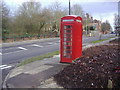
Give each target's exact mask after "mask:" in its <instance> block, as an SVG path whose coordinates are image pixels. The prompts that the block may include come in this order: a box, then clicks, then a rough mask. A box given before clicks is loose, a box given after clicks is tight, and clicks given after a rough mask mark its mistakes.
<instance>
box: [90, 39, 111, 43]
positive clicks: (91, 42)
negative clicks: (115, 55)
mask: <svg viewBox="0 0 120 90" xmlns="http://www.w3.org/2000/svg"><path fill="white" fill-rule="evenodd" d="M106 40H109V39H101V40H97V41H92V42H91V43H99V42H102V41H106Z"/></svg>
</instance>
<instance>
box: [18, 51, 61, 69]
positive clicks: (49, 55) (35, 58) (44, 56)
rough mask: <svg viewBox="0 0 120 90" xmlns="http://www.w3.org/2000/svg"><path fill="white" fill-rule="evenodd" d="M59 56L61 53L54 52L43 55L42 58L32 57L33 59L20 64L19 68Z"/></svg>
mask: <svg viewBox="0 0 120 90" xmlns="http://www.w3.org/2000/svg"><path fill="white" fill-rule="evenodd" d="M58 54H59V51H54V52H50V53H47V54H43V55H40V56H36V57H32V58H29V59H27V60H24V61H22V62H21V63H20V64H18V67H19V66H22V65H26V64H28V63H31V62H34V61H38V60H43V59H44V58H50V57H53V56H54V55H58Z"/></svg>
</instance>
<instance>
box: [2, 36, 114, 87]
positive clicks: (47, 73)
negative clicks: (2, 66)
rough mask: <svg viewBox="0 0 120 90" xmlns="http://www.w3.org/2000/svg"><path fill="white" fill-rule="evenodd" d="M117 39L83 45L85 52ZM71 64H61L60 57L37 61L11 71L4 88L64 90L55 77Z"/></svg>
mask: <svg viewBox="0 0 120 90" xmlns="http://www.w3.org/2000/svg"><path fill="white" fill-rule="evenodd" d="M114 39H115V38H111V39H109V40H106V41H103V42H100V43H96V44H86V45H83V50H84V49H86V48H89V47H93V46H96V45H101V44H105V43H108V42H109V41H111V40H114ZM68 65H70V64H66V63H60V55H55V56H53V57H51V58H45V59H43V60H39V61H35V62H32V63H29V64H26V65H24V66H19V67H16V68H14V69H13V70H11V72H10V73H9V74H8V75H7V77H6V78H5V81H4V83H3V88H63V87H61V86H59V85H57V83H56V82H55V81H54V78H53V76H54V75H55V74H57V73H59V72H60V71H61V70H63V69H64V68H65V67H66V66H68Z"/></svg>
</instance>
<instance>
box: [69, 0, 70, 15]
mask: <svg viewBox="0 0 120 90" xmlns="http://www.w3.org/2000/svg"><path fill="white" fill-rule="evenodd" d="M69 15H70V0H69Z"/></svg>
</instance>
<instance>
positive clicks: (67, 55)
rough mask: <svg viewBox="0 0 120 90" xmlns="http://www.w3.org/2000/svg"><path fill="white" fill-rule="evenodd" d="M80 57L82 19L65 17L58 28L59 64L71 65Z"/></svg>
mask: <svg viewBox="0 0 120 90" xmlns="http://www.w3.org/2000/svg"><path fill="white" fill-rule="evenodd" d="M81 55H82V18H81V17H79V16H73V15H69V16H65V17H62V18H61V26H60V62H66V63H72V61H73V60H75V59H77V58H79V57H80V56H81Z"/></svg>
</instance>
